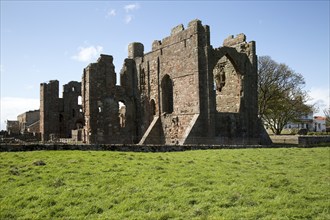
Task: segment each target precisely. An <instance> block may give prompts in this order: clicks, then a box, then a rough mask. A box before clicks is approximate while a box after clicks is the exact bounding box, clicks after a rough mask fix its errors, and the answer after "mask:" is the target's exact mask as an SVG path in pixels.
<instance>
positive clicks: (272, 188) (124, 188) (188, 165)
mask: <svg viewBox="0 0 330 220" xmlns="http://www.w3.org/2000/svg"><path fill="white" fill-rule="evenodd" d="M0 182H1V187H0V219H322V220H324V219H330V147H325V148H309V149H306V148H287V149H240V150H206V151H186V152H171V153H131V152H129V153H126V152H125V153H124V152H109V151H34V152H16V153H14V152H4V153H0Z"/></svg>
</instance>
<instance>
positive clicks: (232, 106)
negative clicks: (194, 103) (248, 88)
mask: <svg viewBox="0 0 330 220" xmlns="http://www.w3.org/2000/svg"><path fill="white" fill-rule="evenodd" d="M213 84H214V85H213V87H214V88H213V89H214V91H215V105H216V111H217V112H233V113H237V112H239V110H240V106H241V97H242V95H243V88H242V74H241V72H240V71H239V69H238V67H237V65H236V63H235V62H234V60H233V59H232V57H231V56H230V55H229V54H224V55H223V56H221V57H220V58H219V59H218V60H217V62H216V64H215V65H214V68H213Z"/></svg>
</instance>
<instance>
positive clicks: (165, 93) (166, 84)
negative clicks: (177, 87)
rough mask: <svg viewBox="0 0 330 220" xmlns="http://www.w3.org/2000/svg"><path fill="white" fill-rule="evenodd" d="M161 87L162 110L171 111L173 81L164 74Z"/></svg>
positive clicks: (164, 111)
mask: <svg viewBox="0 0 330 220" xmlns="http://www.w3.org/2000/svg"><path fill="white" fill-rule="evenodd" d="M161 88H162V112H163V113H172V112H173V81H172V80H171V78H170V76H169V75H165V76H164V77H163V79H162V82H161Z"/></svg>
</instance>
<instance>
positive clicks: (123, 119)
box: [118, 101, 126, 128]
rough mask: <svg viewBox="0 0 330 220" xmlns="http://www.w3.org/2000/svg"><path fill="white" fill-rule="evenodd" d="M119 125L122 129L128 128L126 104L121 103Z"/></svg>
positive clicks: (119, 103)
mask: <svg viewBox="0 0 330 220" xmlns="http://www.w3.org/2000/svg"><path fill="white" fill-rule="evenodd" d="M118 105H119V124H120V127H121V128H124V127H125V126H126V105H125V103H124V102H122V101H119V102H118Z"/></svg>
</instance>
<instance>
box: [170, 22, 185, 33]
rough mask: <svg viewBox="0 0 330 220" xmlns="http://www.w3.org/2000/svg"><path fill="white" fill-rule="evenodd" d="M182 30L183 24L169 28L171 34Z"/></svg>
mask: <svg viewBox="0 0 330 220" xmlns="http://www.w3.org/2000/svg"><path fill="white" fill-rule="evenodd" d="M183 30H184V26H183V24H179V25H178V26H176V27H174V28H172V30H171V35H175V34H177V33H179V32H181V31H183Z"/></svg>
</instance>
